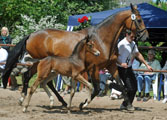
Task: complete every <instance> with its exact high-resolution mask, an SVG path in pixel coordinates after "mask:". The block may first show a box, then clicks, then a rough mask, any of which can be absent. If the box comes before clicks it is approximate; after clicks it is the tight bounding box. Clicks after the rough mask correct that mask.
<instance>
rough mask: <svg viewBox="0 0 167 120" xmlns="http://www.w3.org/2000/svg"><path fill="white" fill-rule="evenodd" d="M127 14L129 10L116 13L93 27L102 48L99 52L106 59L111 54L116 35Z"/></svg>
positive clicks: (117, 35)
mask: <svg viewBox="0 0 167 120" xmlns="http://www.w3.org/2000/svg"><path fill="white" fill-rule="evenodd" d="M129 15H130V12H129V11H124V12H121V13H118V14H117V15H115V16H112V18H110V19H107V20H106V21H105V22H104V23H102V24H100V25H99V26H97V28H95V29H96V33H97V39H96V40H97V41H98V43H99V45H100V48H101V50H102V51H101V53H103V54H104V57H105V58H106V59H108V58H109V57H110V56H111V52H112V51H113V49H115V48H116V44H117V40H118V37H119V35H120V33H121V31H122V29H123V28H124V23H125V21H126V19H127V18H128V17H129ZM120 18H121V19H120Z"/></svg>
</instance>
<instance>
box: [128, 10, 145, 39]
mask: <svg viewBox="0 0 167 120" xmlns="http://www.w3.org/2000/svg"><path fill="white" fill-rule="evenodd" d="M132 15H134V16H135V18H134V19H133V18H132ZM133 23H135V26H136V37H137V38H136V41H139V40H140V39H141V38H142V37H143V35H144V34H145V32H144V31H145V30H146V28H144V29H142V30H140V27H139V23H138V21H137V19H136V15H135V14H133V13H132V14H131V27H130V30H131V29H132V25H133ZM141 33H142V34H141Z"/></svg>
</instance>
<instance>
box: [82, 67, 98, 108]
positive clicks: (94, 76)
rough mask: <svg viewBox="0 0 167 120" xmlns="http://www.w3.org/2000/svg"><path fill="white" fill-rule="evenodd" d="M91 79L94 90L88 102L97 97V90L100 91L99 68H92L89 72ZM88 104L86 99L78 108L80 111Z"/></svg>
mask: <svg viewBox="0 0 167 120" xmlns="http://www.w3.org/2000/svg"><path fill="white" fill-rule="evenodd" d="M91 78H92V83H93V87H94V90H93V92H92V94H91V100H90V102H91V101H92V100H93V99H94V97H95V96H97V95H98V93H99V90H100V86H99V83H100V82H99V68H98V67H97V66H94V67H93V69H92V71H91ZM90 102H89V103H90ZM89 103H88V101H87V99H86V100H85V102H82V103H81V104H80V106H79V108H80V110H82V108H83V107H86V106H87V105H88V104H89Z"/></svg>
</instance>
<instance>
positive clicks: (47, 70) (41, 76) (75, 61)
mask: <svg viewBox="0 0 167 120" xmlns="http://www.w3.org/2000/svg"><path fill="white" fill-rule="evenodd" d="M88 38H89V37H85V38H84V39H83V40H81V41H80V42H79V43H78V44H77V45H76V47H75V49H74V51H73V52H72V55H71V56H70V57H57V56H48V57H46V58H44V59H42V60H40V62H39V64H38V66H37V74H38V75H37V79H36V80H35V82H34V84H33V85H32V86H31V88H30V91H29V93H28V96H27V101H26V104H25V106H24V109H23V112H26V110H27V108H28V106H29V102H30V99H31V96H32V95H33V93H34V92H35V90H36V89H37V87H38V85H39V84H43V86H46V84H47V83H48V82H49V81H51V80H52V79H53V78H55V76H57V74H61V75H65V76H70V77H72V78H73V80H76V81H79V82H81V83H83V84H84V85H85V86H87V88H88V90H89V98H88V103H89V102H90V101H91V93H92V92H93V86H92V84H91V83H89V82H88V81H87V80H86V79H85V78H84V77H83V76H82V75H81V74H82V73H83V72H85V71H86V66H85V59H86V57H85V54H86V53H87V52H89V53H92V54H93V55H95V56H99V55H100V52H99V51H98V50H97V49H96V48H95V46H94V42H93V41H92V40H91V41H89V39H88ZM73 96H74V91H73V90H72V91H71V94H70V100H69V104H68V108H69V109H70V107H71V101H72V98H73Z"/></svg>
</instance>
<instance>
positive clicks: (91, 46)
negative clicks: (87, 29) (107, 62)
mask: <svg viewBox="0 0 167 120" xmlns="http://www.w3.org/2000/svg"><path fill="white" fill-rule="evenodd" d="M85 52H90V53H92V54H93V55H95V56H99V55H100V51H99V50H98V49H97V48H96V47H95V43H94V41H93V40H90V37H89V36H86V37H85V38H84V39H82V40H81V41H80V42H78V44H77V45H76V46H75V48H74V50H73V53H72V56H73V55H77V54H78V53H79V54H80V55H81V54H82V53H84V54H85ZM84 56H85V55H84Z"/></svg>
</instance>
